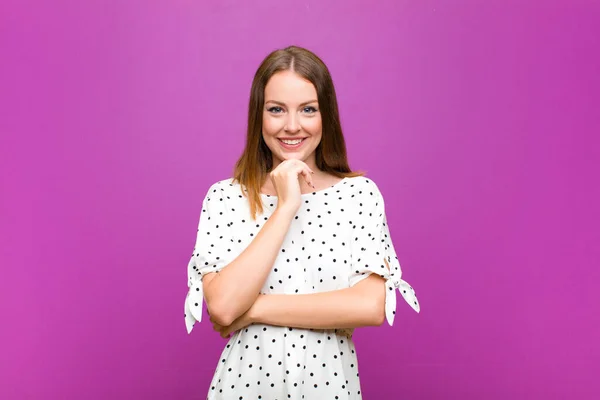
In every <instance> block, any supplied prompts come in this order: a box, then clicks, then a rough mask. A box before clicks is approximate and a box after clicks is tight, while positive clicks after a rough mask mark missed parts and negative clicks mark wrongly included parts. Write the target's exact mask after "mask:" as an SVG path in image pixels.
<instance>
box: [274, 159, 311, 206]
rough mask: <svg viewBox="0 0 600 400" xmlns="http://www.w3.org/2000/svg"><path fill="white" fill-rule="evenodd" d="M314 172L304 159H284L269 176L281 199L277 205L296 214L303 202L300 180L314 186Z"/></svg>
mask: <svg viewBox="0 0 600 400" xmlns="http://www.w3.org/2000/svg"><path fill="white" fill-rule="evenodd" d="M312 174H314V171H313V170H312V169H310V168H309V166H308V165H306V163H305V162H304V161H300V160H296V159H289V160H284V161H282V162H281V163H280V164H279V165H278V166H277V168H275V169H274V170H273V171H271V173H270V174H269V177H270V179H271V182H272V184H273V187H275V191H276V192H277V197H278V199H279V200H278V202H277V207H278V208H279V207H281V208H287V209H289V210H290V211H293V214H296V212H297V211H298V208H300V205H301V204H302V198H301V197H300V180H302V181H306V183H307V184H308V185H309V186H311V187H312V188H314V187H315V185H314V184H313V180H312Z"/></svg>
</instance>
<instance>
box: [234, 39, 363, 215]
mask: <svg viewBox="0 0 600 400" xmlns="http://www.w3.org/2000/svg"><path fill="white" fill-rule="evenodd" d="M287 70H290V71H293V72H295V73H297V74H298V75H300V76H301V77H303V78H304V79H306V80H308V81H310V82H311V83H312V84H313V85H314V86H315V89H316V91H317V101H318V102H319V108H320V111H321V121H322V136H321V141H320V143H319V145H318V146H317V148H316V150H315V156H316V165H317V167H318V168H319V169H320V170H322V171H325V172H329V173H331V174H333V175H335V176H338V177H340V178H344V177H352V176H362V175H364V172H362V171H358V172H352V171H351V170H350V167H349V166H348V159H347V156H346V143H345V141H344V135H343V134H342V127H341V124H340V116H339V112H338V105H337V98H336V95H335V88H334V87H333V81H332V79H331V75H330V74H329V70H328V69H327V66H326V65H325V63H323V61H322V60H321V59H320V58H319V57H317V55H315V54H314V53H312V52H311V51H309V50H307V49H304V48H301V47H297V46H289V47H286V48H284V49H279V50H275V51H273V52H272V53H271V54H269V55H268V56H267V57H266V58H265V59H264V60H263V62H262V63H261V64H260V66H259V67H258V70H257V71H256V74H255V75H254V79H253V81H252V88H251V89H250V102H249V105H248V128H247V136H246V147H245V149H244V152H243V153H242V155H241V157H240V158H239V160H238V161H237V162H236V164H235V168H234V172H233V180H234V181H237V182H239V183H240V185H241V186H242V188H243V189H245V191H244V195H245V196H247V197H248V202H249V204H250V215H251V217H252V219H253V220H256V214H257V213H262V212H263V204H262V199H261V196H260V190H261V188H262V186H263V184H264V183H265V180H266V179H267V178H268V174H269V172H270V171H271V169H272V168H273V156H272V154H271V150H270V149H269V148H268V147H267V144H266V143H265V141H264V139H263V136H262V127H263V126H262V125H263V111H264V102H265V87H266V86H267V82H268V81H269V79H270V78H271V77H272V76H273V75H274V74H275V73H277V72H280V71H287Z"/></svg>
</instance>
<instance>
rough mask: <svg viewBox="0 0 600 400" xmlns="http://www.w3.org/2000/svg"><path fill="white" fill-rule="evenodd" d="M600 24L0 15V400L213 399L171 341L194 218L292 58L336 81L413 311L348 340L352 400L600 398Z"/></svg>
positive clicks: (191, 349)
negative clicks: (310, 62) (255, 100)
mask: <svg viewBox="0 0 600 400" xmlns="http://www.w3.org/2000/svg"><path fill="white" fill-rule="evenodd" d="M51 3H52V4H51ZM117 3H118V4H117ZM250 3H251V4H253V5H252V6H250V5H249V4H250ZM599 21H600V4H599V3H598V2H595V1H591V0H590V1H566V0H565V1H546V2H538V1H533V0H532V1H494V2H492V1H479V0H478V1H475V0H473V1H458V0H457V1H421V0H410V1H408V0H405V1H377V2H371V1H366V0H365V1H342V0H337V1H329V2H323V1H317V0H309V1H304V2H297V1H294V2H293V1H282V0H278V1H272V0H261V1H255V2H244V1H241V0H239V1H233V0H227V1H216V2H210V4H209V2H192V1H181V0H179V1H154V2H141V1H127V2H125V1H121V2H108V1H89V0H88V1H54V2H44V1H23V0H19V1H16V0H15V1H3V2H2V5H0V51H1V53H0V133H1V136H0V174H1V175H0V176H1V181H0V183H1V192H0V223H1V229H0V265H1V268H2V269H1V271H2V274H1V276H0V300H1V301H0V310H1V313H2V314H1V325H0V337H1V339H0V340H1V342H0V360H1V361H0V398H2V399H90V400H100V399H102V400H103V399H109V398H110V399H203V398H205V395H206V392H207V389H208V384H209V381H210V379H211V376H212V373H213V370H214V368H215V366H216V363H217V360H218V356H219V354H220V352H221V349H222V347H223V346H224V344H225V341H224V340H223V339H221V338H220V337H219V336H218V335H217V334H216V333H215V332H213V331H212V329H211V326H210V323H208V319H205V321H204V322H203V323H202V325H200V326H198V327H197V328H196V329H197V330H194V332H193V334H192V335H191V336H188V335H187V334H186V332H185V326H184V321H183V300H184V298H185V293H186V290H187V286H186V279H187V278H186V265H187V261H188V258H189V256H190V254H191V251H192V248H193V246H194V240H195V234H196V228H197V223H198V216H199V213H200V206H201V201H202V197H203V196H204V194H205V193H206V190H207V189H208V186H209V185H210V184H211V183H213V182H215V181H216V180H220V179H225V178H227V177H229V176H230V173H231V169H232V166H233V163H234V162H235V160H236V159H237V157H238V156H239V154H240V152H241V150H242V148H243V143H244V139H245V132H244V127H245V113H246V107H247V98H248V95H249V88H250V83H251V80H252V76H253V73H254V71H255V69H256V68H257V66H258V63H259V62H260V61H261V60H262V58H263V57H264V56H266V54H267V53H269V52H270V51H271V50H273V49H275V48H278V47H284V46H286V45H288V44H298V45H301V46H306V47H308V48H310V49H312V50H314V51H315V52H316V53H317V54H319V55H320V56H321V57H322V58H323V60H324V61H325V62H326V63H327V64H328V66H329V67H330V70H331V73H332V75H333V77H334V81H335V84H336V87H337V92H338V95H339V102H340V108H341V114H342V123H343V127H344V129H345V134H346V138H347V143H348V150H349V156H350V161H351V166H352V167H353V168H355V169H366V170H367V171H368V172H369V176H370V177H372V178H373V179H374V180H375V181H376V182H377V183H378V185H379V186H380V188H381V190H382V192H383V194H384V196H385V198H386V204H387V211H388V219H389V223H390V227H391V230H392V235H393V238H394V242H395V243H396V248H397V250H398V254H399V257H400V261H401V263H402V266H403V268H404V272H405V277H406V279H407V280H408V281H409V282H411V284H413V285H414V287H415V289H416V290H417V295H418V296H419V299H420V301H421V303H422V312H421V314H416V313H414V311H412V310H411V309H410V308H409V307H407V306H406V304H403V303H402V302H401V301H400V302H399V308H398V315H397V316H396V321H397V322H396V324H395V326H394V327H392V328H390V327H388V326H384V327H381V328H364V329H359V330H358V331H357V333H356V335H355V339H356V343H357V347H358V352H359V362H360V373H361V377H362V385H363V392H364V394H365V399H459V398H460V399H463V400H470V399H483V398H485V399H491V400H494V399H506V398H511V399H554V398H556V399H558V398H561V399H562V398H577V399H592V398H600V383H599V381H598V376H599V374H600V350H599V342H600V340H599V338H600V329H599V326H600V317H599V314H600V312H599V308H600V299H599V298H598V294H597V291H598V289H597V288H598V285H599V281H600V271H599V268H598V267H599V264H600V263H599V261H600V248H599V245H598V239H599V235H598V233H599V229H598V221H599V220H600V212H599V208H598V204H599V203H600V190H599V185H598V181H599V179H598V172H599V171H600V167H599V165H598V164H599V163H598V158H599V157H600V151H599V150H598V149H599V145H600V140H599V139H598V134H599V133H600V112H599V111H598V110H599V107H600V101H599V100H600V80H599V75H600V57H599V51H598V49H599V48H600V42H599V37H600V23H599Z"/></svg>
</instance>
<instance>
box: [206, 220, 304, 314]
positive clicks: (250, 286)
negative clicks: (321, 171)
mask: <svg viewBox="0 0 600 400" xmlns="http://www.w3.org/2000/svg"><path fill="white" fill-rule="evenodd" d="M292 217H293V215H291V213H290V212H289V211H287V210H284V209H277V210H276V211H275V212H274V213H273V215H271V217H270V218H269V219H268V220H267V222H266V223H265V225H264V226H263V227H262V229H261V230H260V231H259V232H258V234H257V235H256V237H255V238H254V240H252V242H251V243H250V244H249V245H248V247H246V249H245V250H244V251H243V252H242V253H241V254H240V255H239V256H238V257H237V258H236V259H235V260H233V261H232V262H231V263H230V264H228V265H227V266H226V267H225V268H223V269H222V270H221V271H220V272H219V273H218V274H214V277H212V279H211V280H210V281H209V282H208V283H207V284H206V285H205V288H204V295H205V298H206V304H207V308H208V310H209V313H211V315H213V316H214V317H215V318H216V319H217V320H219V321H220V322H221V323H223V324H224V325H229V324H230V323H231V322H233V321H234V320H235V319H236V318H237V317H239V316H240V315H242V314H244V313H245V312H246V311H247V310H248V309H249V308H250V307H252V304H254V302H255V301H256V298H257V297H258V294H259V293H260V290H261V288H262V286H263V284H264V282H265V280H266V279H267V276H268V275H269V272H270V271H271V268H272V266H273V264H274V262H275V259H276V258H277V254H278V252H279V249H280V248H281V246H282V244H283V240H284V238H285V235H286V233H287V231H288V229H289V226H290V223H291V220H292Z"/></svg>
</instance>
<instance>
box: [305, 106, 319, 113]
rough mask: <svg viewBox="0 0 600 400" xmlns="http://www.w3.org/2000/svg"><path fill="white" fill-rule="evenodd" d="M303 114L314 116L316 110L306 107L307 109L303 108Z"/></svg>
mask: <svg viewBox="0 0 600 400" xmlns="http://www.w3.org/2000/svg"><path fill="white" fill-rule="evenodd" d="M304 112H305V113H307V114H314V113H316V112H317V109H316V108H314V107H313V106H307V107H304Z"/></svg>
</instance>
